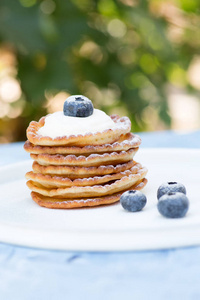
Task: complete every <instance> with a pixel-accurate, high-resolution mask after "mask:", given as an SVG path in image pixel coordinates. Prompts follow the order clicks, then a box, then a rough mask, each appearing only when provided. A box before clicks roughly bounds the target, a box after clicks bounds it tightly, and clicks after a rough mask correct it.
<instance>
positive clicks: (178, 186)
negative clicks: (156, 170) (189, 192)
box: [157, 182, 186, 200]
mask: <svg viewBox="0 0 200 300" xmlns="http://www.w3.org/2000/svg"><path fill="white" fill-rule="evenodd" d="M169 192H179V193H183V194H186V189H185V187H184V185H183V184H182V183H179V182H166V183H163V184H161V186H159V188H158V191H157V198H158V200H159V199H160V197H162V196H163V195H165V194H167V193H169Z"/></svg>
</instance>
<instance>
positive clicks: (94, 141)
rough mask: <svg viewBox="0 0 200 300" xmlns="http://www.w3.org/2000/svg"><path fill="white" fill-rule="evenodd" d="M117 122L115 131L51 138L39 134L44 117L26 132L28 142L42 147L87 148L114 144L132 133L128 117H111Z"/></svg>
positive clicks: (34, 122) (33, 123) (32, 123)
mask: <svg viewBox="0 0 200 300" xmlns="http://www.w3.org/2000/svg"><path fill="white" fill-rule="evenodd" d="M110 117H111V119H112V120H113V121H114V122H115V124H116V127H115V128H114V129H106V130H104V131H102V132H96V133H94V134H93V133H87V134H83V135H82V134H78V135H70V136H60V137H56V138H51V137H49V136H42V135H39V134H38V130H39V129H40V128H41V127H42V126H44V124H45V117H42V118H41V119H40V120H39V122H36V121H32V122H31V123H30V124H29V126H28V128H27V131H26V134H27V138H28V140H29V141H30V142H31V143H32V144H34V145H41V146H61V145H68V146H77V145H78V146H86V145H103V144H112V143H114V142H115V141H117V140H118V139H119V137H120V136H121V135H122V134H126V133H128V132H130V129H131V122H130V120H129V118H128V117H122V118H120V117H119V116H117V115H112V116H110Z"/></svg>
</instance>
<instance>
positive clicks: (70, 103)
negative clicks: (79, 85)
mask: <svg viewBox="0 0 200 300" xmlns="http://www.w3.org/2000/svg"><path fill="white" fill-rule="evenodd" d="M93 110H94V108H93V104H92V101H91V100H90V99H88V98H87V97H85V96H82V95H74V96H70V97H69V98H67V99H66V100H65V102H64V106H63V112H64V115H65V116H70V117H89V116H91V115H92V114H93Z"/></svg>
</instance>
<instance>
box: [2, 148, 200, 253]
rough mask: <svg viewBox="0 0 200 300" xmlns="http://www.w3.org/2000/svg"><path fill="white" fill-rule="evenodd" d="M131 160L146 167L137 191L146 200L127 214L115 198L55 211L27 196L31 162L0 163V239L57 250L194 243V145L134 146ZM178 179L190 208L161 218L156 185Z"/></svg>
mask: <svg viewBox="0 0 200 300" xmlns="http://www.w3.org/2000/svg"><path fill="white" fill-rule="evenodd" d="M135 159H136V160H137V161H138V162H141V163H142V164H143V165H145V166H146V167H147V168H148V169H149V172H148V176H147V178H148V180H149V182H148V184H147V186H146V187H145V189H144V190H143V191H144V193H145V194H146V196H147V199H148V203H147V205H146V207H145V208H144V209H143V211H141V212H137V213H130V212H126V211H125V210H123V208H122V207H121V205H120V204H119V203H117V204H114V205H109V206H103V207H101V206H100V207H96V208H89V209H87V208H85V209H71V210H56V209H47V208H42V207H40V206H38V205H37V204H36V203H35V202H33V201H32V199H31V197H30V191H29V190H28V188H27V187H26V184H25V179H24V174H25V173H26V171H28V170H30V169H31V164H32V161H23V162H21V163H17V164H14V165H10V166H6V167H2V168H0V195H1V196H0V198H1V200H0V241H2V242H6V243H12V244H17V245H23V246H30V247H39V248H46V249H60V250H81V251H83V250H88V251H120V250H144V249H164V248H172V247H181V246H192V245H200V197H199V194H200V185H199V183H200V180H199V170H200V150H194V149H192V150H191V149H162V148H161V149H140V150H139V152H138V153H137V154H136V157H135ZM165 181H179V182H182V183H183V184H184V185H185V186H186V189H187V195H188V197H189V200H190V208H189V211H188V214H187V215H186V217H184V218H182V219H166V218H164V217H162V216H161V215H160V214H159V212H158V211H157V207H156V204H157V198H156V192H157V188H158V187H159V185H160V184H161V183H162V182H165Z"/></svg>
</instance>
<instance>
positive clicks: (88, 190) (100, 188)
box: [27, 167, 147, 199]
mask: <svg viewBox="0 0 200 300" xmlns="http://www.w3.org/2000/svg"><path fill="white" fill-rule="evenodd" d="M146 173H147V169H146V168H144V167H142V168H141V169H139V170H138V172H137V173H136V174H130V175H128V176H124V177H122V178H121V179H118V180H114V181H111V182H110V183H108V184H104V185H94V186H72V187H67V188H53V189H50V188H46V187H45V186H43V185H41V184H38V183H37V182H33V181H32V180H29V181H27V186H28V187H29V188H30V190H32V191H34V192H36V193H39V194H41V195H43V196H47V197H56V198H65V199H66V198H77V195H81V197H84V198H85V197H100V196H105V195H110V194H113V193H118V192H120V191H122V190H127V189H129V188H130V187H131V186H132V185H134V184H136V183H137V182H139V181H142V179H144V177H145V175H146Z"/></svg>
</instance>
